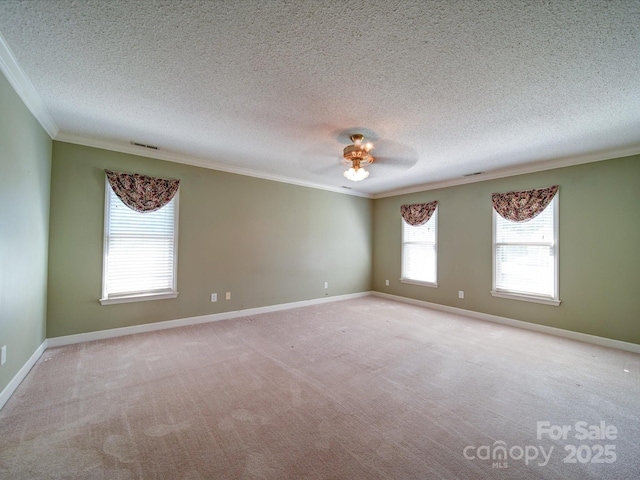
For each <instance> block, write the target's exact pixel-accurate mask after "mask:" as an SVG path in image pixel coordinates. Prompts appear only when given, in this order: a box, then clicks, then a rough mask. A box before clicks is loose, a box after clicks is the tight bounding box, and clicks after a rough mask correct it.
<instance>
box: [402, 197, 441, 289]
mask: <svg viewBox="0 0 640 480" xmlns="http://www.w3.org/2000/svg"><path fill="white" fill-rule="evenodd" d="M437 228H438V209H437V208H436V210H435V211H434V212H433V215H431V218H430V219H429V221H428V222H426V223H424V224H422V225H419V226H415V227H414V226H411V225H409V224H408V223H407V222H405V221H404V220H402V278H401V281H404V282H407V283H412V282H413V283H424V284H430V285H436V282H437V250H438V249H437V237H438V235H437Z"/></svg>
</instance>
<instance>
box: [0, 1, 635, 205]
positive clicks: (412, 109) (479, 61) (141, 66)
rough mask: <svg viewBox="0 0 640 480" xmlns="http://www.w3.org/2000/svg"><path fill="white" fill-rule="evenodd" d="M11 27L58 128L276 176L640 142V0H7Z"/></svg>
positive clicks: (401, 179)
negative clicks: (359, 153) (361, 163)
mask: <svg viewBox="0 0 640 480" xmlns="http://www.w3.org/2000/svg"><path fill="white" fill-rule="evenodd" d="M0 34H1V35H2V37H3V38H4V42H5V43H6V46H7V47H8V50H9V51H10V52H12V54H13V57H14V58H15V61H16V62H17V64H18V65H19V67H20V68H21V69H22V71H23V72H24V74H25V76H26V78H28V80H30V82H31V84H32V85H33V87H34V88H35V91H36V92H37V94H38V96H39V97H40V98H41V99H42V101H43V104H44V106H45V111H46V112H48V114H49V116H50V118H51V119H52V120H53V123H54V124H55V126H56V127H57V129H59V133H57V134H55V136H56V138H59V139H61V140H72V141H77V142H78V143H83V142H86V143H87V144H92V142H93V144H101V143H100V142H103V143H104V142H109V143H111V144H122V145H124V146H130V142H131V141H135V142H140V143H144V144H150V145H154V146H157V147H159V149H160V150H159V152H158V155H160V154H164V155H169V156H175V158H184V159H185V161H189V160H188V159H192V160H193V162H194V163H195V164H201V165H206V164H211V165H212V166H214V167H216V166H217V167H221V168H223V169H225V168H227V169H231V170H232V171H245V172H247V173H249V174H253V175H258V176H265V177H267V178H280V177H282V178H286V179H290V180H292V181H294V182H299V183H302V184H316V185H323V186H326V187H329V188H341V187H342V186H348V187H351V188H352V189H353V191H352V192H353V193H355V192H362V193H363V194H372V195H375V194H384V192H389V191H397V190H398V189H406V188H408V187H412V186H415V185H421V184H433V183H434V182H447V181H454V180H455V179H460V178H462V176H463V175H465V174H469V173H473V172H479V171H482V172H487V173H489V174H490V173H491V172H496V171H500V170H501V169H505V168H512V169H513V168H514V167H517V166H523V165H528V164H531V163H534V162H547V163H548V162H549V161H550V160H554V159H560V158H566V157H572V156H585V155H589V154H593V153H595V152H602V151H608V150H612V149H613V150H615V149H620V148H626V149H632V150H633V149H634V148H636V147H638V146H640V80H639V79H640V0H637V1H636V0H622V1H615V0H614V1H596V0H593V1H568V0H567V1H561V0H557V1H556V0H550V1H542V0H540V1H524V2H521V1H514V0H507V1H501V0H493V1H491V0H485V1H482V2H476V1H466V0H465V1H462V0H458V1H456V0H447V1H445V0H442V1H434V2H427V1H424V0H401V1H392V0H381V1H378V0H371V1H257V0H254V1H241V0H235V1H213V0H212V1H196V0H182V1H180V0H170V1H151V0H139V1H117V0H110V1H90V0H77V1H74V0H41V1H38V0H29V1H13V0H0ZM356 131H361V132H363V133H365V135H367V136H368V137H370V138H372V139H373V140H377V142H375V143H376V149H374V151H373V154H374V156H376V155H377V156H380V157H381V159H380V161H378V162H376V163H374V164H373V165H372V166H371V167H370V168H369V170H370V172H371V175H370V177H369V178H368V179H367V180H364V181H363V182H360V183H352V182H349V181H347V180H345V179H344V178H343V177H342V171H343V170H344V167H343V166H342V165H341V164H340V162H339V159H340V153H341V151H342V148H343V147H344V146H346V145H347V144H348V143H349V141H348V133H350V132H356ZM127 148H129V147H127ZM638 151H640V148H638ZM603 158H606V157H603ZM477 178H480V177H477Z"/></svg>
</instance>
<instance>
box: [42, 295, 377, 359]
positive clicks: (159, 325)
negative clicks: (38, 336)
mask: <svg viewBox="0 0 640 480" xmlns="http://www.w3.org/2000/svg"><path fill="white" fill-rule="evenodd" d="M369 295H371V292H361V293H351V294H347V295H337V296H333V297H321V298H315V299H313V300H302V301H300V302H292V303H281V304H279V305H269V306H266V307H257V308H247V309H245V310H234V311H232V312H223V313H212V314H211V315H201V316H198V317H190V318H181V319H178V320H167V321H164V322H155V323H146V324H144V325H134V326H131V327H122V328H112V329H109V330H99V331H97V332H88V333H78V334H75V335H65V336H62V337H53V338H49V339H47V342H48V347H61V346H64V345H72V344H74V343H82V342H91V341H94V340H104V339H106V338H114V337H122V336H124V335H133V334H136V333H145V332H153V331H156V330H165V329H168V328H176V327H185V326H188V325H199V324H201V323H209V322H218V321H220V320H229V319H232V318H238V317H246V316H249V315H257V314H260V313H270V312H278V311H281V310H289V309H291V308H300V307H308V306H310V305H318V304H321V303H329V302H337V301H340V300H349V299H351V298H360V297H366V296H369Z"/></svg>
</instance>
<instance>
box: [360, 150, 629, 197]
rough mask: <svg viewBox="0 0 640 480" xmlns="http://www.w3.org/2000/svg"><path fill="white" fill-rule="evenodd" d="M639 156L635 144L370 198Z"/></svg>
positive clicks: (518, 166)
mask: <svg viewBox="0 0 640 480" xmlns="http://www.w3.org/2000/svg"><path fill="white" fill-rule="evenodd" d="M639 154H640V144H636V145H631V146H626V147H619V148H612V149H608V150H602V151H599V152H590V153H585V154H582V155H575V156H569V157H563V158H557V159H553V160H545V161H542V162H536V163H526V164H524V165H517V166H513V167H507V168H502V169H500V170H494V171H491V172H486V173H483V174H482V175H476V176H473V177H462V178H455V179H452V180H444V181H442V182H432V183H424V184H420V185H414V186H412V187H407V188H401V189H398V190H390V191H388V192H383V193H378V194H375V195H373V196H372V198H374V199H377V198H386V197H397V196H398V195H405V194H409V193H419V192H426V191H429V190H436V189H438V188H446V187H455V186H458V185H466V184H468V183H477V182H484V181H487V180H494V179H497V178H504V177H515V176H516V175H524V174H527V173H536V172H543V171H545V170H554V169H556V168H563V167H572V166H575V165H581V164H584V163H592V162H600V161H603V160H612V159H614V158H623V157H630V156H632V155H639Z"/></svg>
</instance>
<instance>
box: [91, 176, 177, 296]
mask: <svg viewBox="0 0 640 480" xmlns="http://www.w3.org/2000/svg"><path fill="white" fill-rule="evenodd" d="M106 188H107V198H106V211H105V246H104V264H103V287H102V289H103V292H102V299H101V302H102V303H103V304H104V303H117V302H116V301H117V300H118V299H129V300H125V301H132V300H151V299H156V298H171V297H175V296H176V295H177V292H176V251H177V203H178V193H176V195H175V197H174V198H173V199H172V200H171V201H170V202H169V203H168V204H167V205H165V206H164V207H162V208H160V209H159V210H156V211H155V212H146V213H139V212H136V211H134V210H132V209H130V208H129V207H127V206H126V205H125V204H124V203H122V201H121V200H120V199H119V198H118V196H117V195H116V194H115V193H114V192H113V189H112V188H111V186H110V185H109V184H108V183H107V185H106ZM109 300H115V301H114V302H109Z"/></svg>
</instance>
